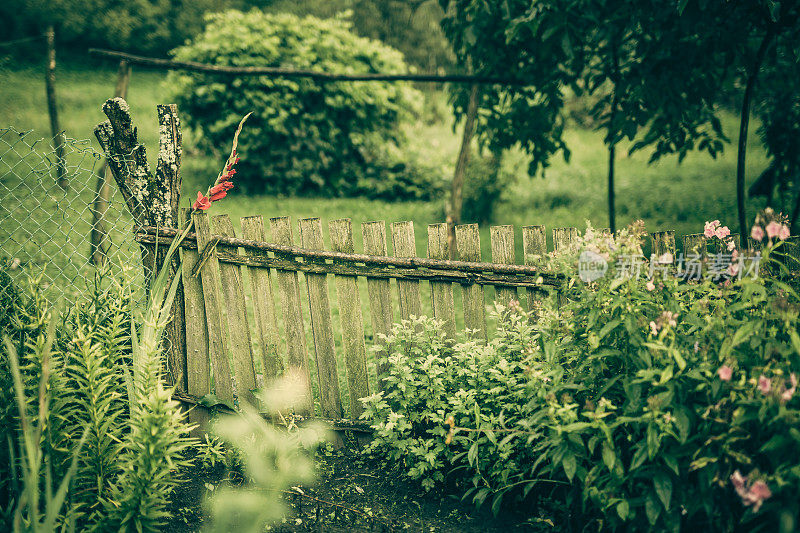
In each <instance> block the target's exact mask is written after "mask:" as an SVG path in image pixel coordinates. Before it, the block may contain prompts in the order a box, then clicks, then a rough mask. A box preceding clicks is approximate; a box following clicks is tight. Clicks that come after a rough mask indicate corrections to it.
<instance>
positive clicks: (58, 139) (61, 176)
mask: <svg viewBox="0 0 800 533" xmlns="http://www.w3.org/2000/svg"><path fill="white" fill-rule="evenodd" d="M45 34H46V36H47V68H46V70H45V72H46V74H45V87H46V90H47V111H48V113H49V114H50V131H51V132H52V134H53V144H54V145H55V149H56V181H57V183H58V186H59V187H61V188H62V189H64V190H66V189H67V187H68V186H69V183H68V182H67V162H66V160H65V158H64V140H65V139H64V132H63V131H61V126H60V125H59V123H58V105H57V103H56V34H55V30H54V29H53V25H52V24H50V25H49V26H48V27H47V32H45Z"/></svg>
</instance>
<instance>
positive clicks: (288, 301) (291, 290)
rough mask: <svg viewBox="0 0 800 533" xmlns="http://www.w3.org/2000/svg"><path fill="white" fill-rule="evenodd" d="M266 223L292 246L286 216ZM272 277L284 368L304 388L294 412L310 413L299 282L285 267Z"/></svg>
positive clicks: (274, 237) (274, 236) (278, 238)
mask: <svg viewBox="0 0 800 533" xmlns="http://www.w3.org/2000/svg"><path fill="white" fill-rule="evenodd" d="M269 222H270V228H271V230H272V241H273V242H275V243H277V244H282V245H286V246H293V245H294V238H293V237H292V225H291V220H290V219H289V217H276V218H271V219H270V220H269ZM277 255H278V254H276V256H277ZM275 280H276V282H277V285H278V293H279V294H280V300H281V313H282V316H283V323H284V328H285V330H286V348H287V368H288V371H289V372H291V373H293V374H297V375H299V377H300V381H301V385H300V386H301V387H304V388H305V394H304V396H305V401H304V402H303V403H302V404H301V405H298V407H297V408H296V411H297V412H299V413H311V414H313V411H314V409H313V406H314V403H313V400H312V396H311V376H310V373H309V369H308V352H306V330H305V326H304V323H303V313H302V311H301V308H300V281H299V279H298V275H297V272H291V271H287V270H279V271H277V272H276V274H275Z"/></svg>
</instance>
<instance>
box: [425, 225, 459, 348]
mask: <svg viewBox="0 0 800 533" xmlns="http://www.w3.org/2000/svg"><path fill="white" fill-rule="evenodd" d="M448 231H449V230H448V228H447V224H430V225H429V226H428V258H429V259H450V251H449V246H448V239H449V238H448ZM453 245H454V246H455V243H453ZM430 286H431V303H432V305H433V317H434V318H435V319H437V320H441V321H442V322H444V331H445V334H446V335H447V338H449V339H455V338H456V310H455V303H454V302H453V284H452V283H449V282H441V281H431V282H430Z"/></svg>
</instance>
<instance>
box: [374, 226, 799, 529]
mask: <svg viewBox="0 0 800 533" xmlns="http://www.w3.org/2000/svg"><path fill="white" fill-rule="evenodd" d="M771 216H772V215H769V216H766V217H763V216H762V217H761V218H760V219H759V221H760V222H759V225H758V230H757V231H754V235H755V236H761V235H763V234H764V233H766V234H767V235H768V236H769V237H771V238H769V240H768V241H767V239H765V244H766V246H765V247H764V249H763V250H762V254H763V255H762V257H761V273H762V276H760V277H758V278H756V279H753V278H751V277H749V276H743V277H742V279H736V277H737V275H738V272H736V271H735V269H733V270H732V271H729V272H728V273H727V274H723V275H721V276H719V278H718V279H713V277H712V278H706V279H703V280H701V281H685V280H679V279H677V278H676V277H675V276H673V275H669V276H666V277H663V279H656V280H650V281H646V280H644V279H642V278H636V277H633V276H630V277H615V276H609V275H607V276H605V277H602V278H600V279H598V280H595V281H592V282H590V283H582V282H577V283H574V284H572V285H571V286H570V287H569V288H568V291H567V294H566V296H567V298H566V299H565V302H564V305H563V307H562V308H561V309H559V310H556V309H555V308H553V307H552V305H551V306H549V307H548V308H546V309H545V310H544V311H543V313H542V315H543V316H542V319H541V320H540V322H539V323H538V324H537V326H525V327H526V328H528V329H527V331H526V330H525V329H520V328H521V326H520V325H517V326H515V327H514V328H511V329H513V330H516V331H519V333H520V340H519V342H518V343H516V344H515V343H507V346H508V353H507V355H506V356H505V358H504V360H506V361H509V360H510V361H520V364H518V365H515V366H512V367H508V366H500V365H495V366H489V367H485V366H482V365H481V364H474V363H472V362H467V361H469V359H467V357H468V355H467V354H466V353H465V354H463V355H461V354H460V352H463V351H465V350H466V351H467V352H469V353H471V354H472V357H473V361H479V360H481V359H482V358H483V357H485V356H486V354H487V353H488V352H491V351H494V350H496V349H497V342H498V341H492V342H490V343H489V344H488V345H487V346H486V347H481V346H475V347H468V346H465V345H463V344H458V345H455V346H454V347H450V346H449V345H447V344H446V343H445V342H443V340H442V339H441V338H440V337H435V338H433V339H432V340H427V339H425V338H424V336H420V335H421V334H418V333H413V332H412V331H409V330H408V326H407V325H406V326H403V327H402V328H400V329H398V330H396V331H395V335H394V337H395V339H396V338H398V335H400V338H402V337H403V336H405V337H407V336H409V335H412V337H411V340H412V341H413V342H411V341H408V340H407V341H405V342H403V343H398V342H397V340H393V339H390V342H389V346H390V348H391V351H390V353H391V354H392V355H391V356H390V357H391V359H390V360H391V362H392V369H391V370H390V373H389V375H388V376H387V377H386V379H385V380H384V383H385V390H384V392H382V393H379V394H376V395H373V396H372V397H370V398H369V399H368V400H367V406H368V411H367V413H366V415H365V416H368V417H370V418H372V420H373V422H374V427H375V428H376V431H377V440H376V442H375V443H374V444H373V447H374V449H375V450H376V451H378V452H380V453H382V454H385V455H386V456H387V457H389V458H392V459H394V458H400V457H403V456H405V457H407V459H406V460H405V462H403V463H401V464H402V465H403V467H404V472H405V473H406V475H408V476H410V477H414V478H422V479H430V480H431V481H428V482H427V483H426V485H427V486H433V485H434V484H435V483H437V482H439V481H441V480H442V479H444V475H445V473H446V472H447V471H452V472H453V476H454V477H456V478H457V479H460V480H462V481H465V480H466V481H471V485H472V488H471V489H470V491H469V492H468V494H467V495H468V496H470V497H471V498H472V499H473V501H475V502H476V503H478V504H480V503H482V502H484V501H486V500H487V499H489V498H490V499H491V501H492V506H493V508H494V509H495V510H499V508H500V506H501V505H502V502H503V501H505V502H509V501H519V500H520V499H522V500H523V501H528V500H529V499H530V498H534V497H541V496H542V495H547V496H548V497H550V498H553V499H554V500H556V501H559V502H561V504H562V511H561V513H563V514H562V515H561V516H559V517H558V519H557V520H554V522H555V523H561V524H563V525H564V527H565V528H566V529H569V528H570V527H574V528H586V527H601V528H608V529H611V530H648V529H658V530H665V529H667V530H679V529H685V530H692V529H693V528H696V527H705V528H707V529H710V530H714V531H732V530H740V529H745V528H746V529H749V530H778V531H792V530H794V529H795V528H796V527H797V525H798V518H800V505H798V502H797V498H796V494H797V491H798V489H800V466H799V465H798V459H797V457H798V456H799V455H798V454H799V453H800V432H798V429H797V428H798V422H800V398H798V395H797V394H796V387H797V383H798V375H799V374H800V372H798V371H799V370H800V335H798V327H799V326H800V324H799V323H798V322H799V320H798V315H800V297H799V296H798V294H797V292H796V288H795V286H793V284H792V283H790V282H789V278H787V277H786V276H785V270H784V268H785V267H784V266H782V265H781V264H780V263H778V262H776V261H774V257H776V256H778V255H779V254H780V253H781V252H782V250H783V248H785V247H786V246H787V245H788V243H786V242H784V241H780V240H779V239H778V238H774V236H775V234H776V233H777V231H778V230H777V226H774V225H773V226H772V227H771V228H770V222H775V221H774V220H770V217H771ZM767 228H770V229H767ZM722 229H723V228H720V227H719V225H718V224H717V225H714V224H710V228H707V230H710V233H711V235H712V239H717V237H714V236H713V235H714V234H716V235H721V236H722V237H723V239H724V243H725V244H727V242H728V241H729V239H730V238H729V237H728V236H726V235H725V233H726V232H724V231H721V230H722ZM765 229H766V231H765ZM718 230H720V231H718ZM643 235H644V234H643V229H642V228H641V227H640V226H635V227H632V228H631V229H629V230H627V231H623V232H621V233H620V234H619V235H617V236H616V237H614V238H612V237H610V236H608V235H607V234H601V233H598V232H595V231H592V230H590V231H587V234H586V235H585V236H584V238H582V239H581V240H580V241H579V242H578V243H577V244H576V246H574V247H573V248H571V249H569V250H567V251H566V252H564V253H561V254H559V255H558V256H553V257H552V259H553V260H552V261H551V262H550V265H551V268H553V269H554V270H558V271H561V272H568V273H570V274H574V273H575V267H576V266H577V264H578V261H579V255H580V253H581V252H583V251H586V250H589V251H592V252H594V253H596V254H598V255H601V256H603V257H604V258H605V259H606V260H607V261H608V262H609V264H611V265H615V264H619V263H618V261H619V260H623V261H624V260H625V258H626V257H627V258H629V257H630V256H634V255H639V254H641V239H642V237H643ZM738 253H744V252H738V251H737V254H738ZM667 259H670V260H671V259H672V258H661V260H662V261H666V260H667ZM628 260H629V259H628ZM735 260H736V259H735V258H734V261H735ZM647 266H648V265H647V264H646V263H645V265H644V266H643V267H642V268H643V269H646V268H647ZM654 266H656V267H658V265H654ZM765 271H769V272H770V275H768V276H764V275H763V273H764V272H765ZM731 275H733V277H731ZM505 320H506V323H508V320H509V318H506V319H505ZM501 323H502V322H501ZM512 324H513V321H512ZM504 327H505V328H506V330H508V329H509V328H510V326H504ZM424 331H427V328H426V329H425V330H424ZM433 331H435V330H431V333H430V334H433ZM502 331H503V330H502V329H501V335H500V338H501V339H503V338H504V336H506V335H507V334H503V333H502ZM414 335H416V336H414ZM437 335H438V334H437ZM500 342H501V344H502V345H505V341H500ZM457 354H458V355H457ZM489 360H491V359H489ZM454 361H458V362H457V363H455V364H454ZM406 365H408V367H409V368H408V369H406V368H404V366H406ZM422 365H427V366H422ZM398 367H399V368H398ZM428 367H430V368H431V369H433V371H429V370H428ZM493 368H494V369H498V370H499V369H502V370H501V371H499V372H497V374H498V375H500V376H502V380H501V381H500V382H499V383H500V384H499V385H498V384H492V383H491V382H490V380H489V381H487V378H486V375H487V374H490V375H491V370H492V369H493ZM459 371H461V372H462V374H461V375H460V376H459V377H458V378H456V377H455V376H456V375H457V374H458V372H459ZM426 375H432V376H435V377H436V380H433V381H425V380H426V379H428V380H429V379H430V378H428V377H426ZM440 376H444V377H440ZM451 376H452V377H451ZM437 380H439V381H437ZM440 382H441V384H440ZM520 383H524V385H520ZM512 391H516V392H513V393H512ZM498 396H502V397H503V399H502V401H498V402H496V401H495V398H496V397H498ZM460 398H469V399H470V402H467V403H460V401H459V399H460ZM470 409H472V410H473V411H472V412H471V411H470ZM470 414H471V416H470ZM450 417H452V418H450ZM448 419H449V420H448ZM445 422H447V423H448V425H449V426H450V431H449V432H448V431H446V430H445V429H443V427H442V424H443V423H445ZM448 442H449V445H446V443H448ZM462 488H463V487H462Z"/></svg>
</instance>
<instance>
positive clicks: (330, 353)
mask: <svg viewBox="0 0 800 533" xmlns="http://www.w3.org/2000/svg"><path fill="white" fill-rule="evenodd" d="M299 225H300V242H301V246H302V247H303V248H308V249H310V250H323V249H324V248H325V246H324V244H323V240H322V222H321V221H320V219H318V218H304V219H301V220H300V222H299ZM305 278H306V289H307V290H308V306H309V309H310V310H311V330H312V332H313V333H314V354H315V360H316V362H317V384H318V385H319V403H320V409H321V411H322V416H324V417H327V418H341V416H342V400H341V395H340V393H339V375H338V373H337V371H336V350H335V341H334V337H333V321H332V319H331V305H330V299H329V298H328V276H327V274H312V273H310V272H306V274H305Z"/></svg>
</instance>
